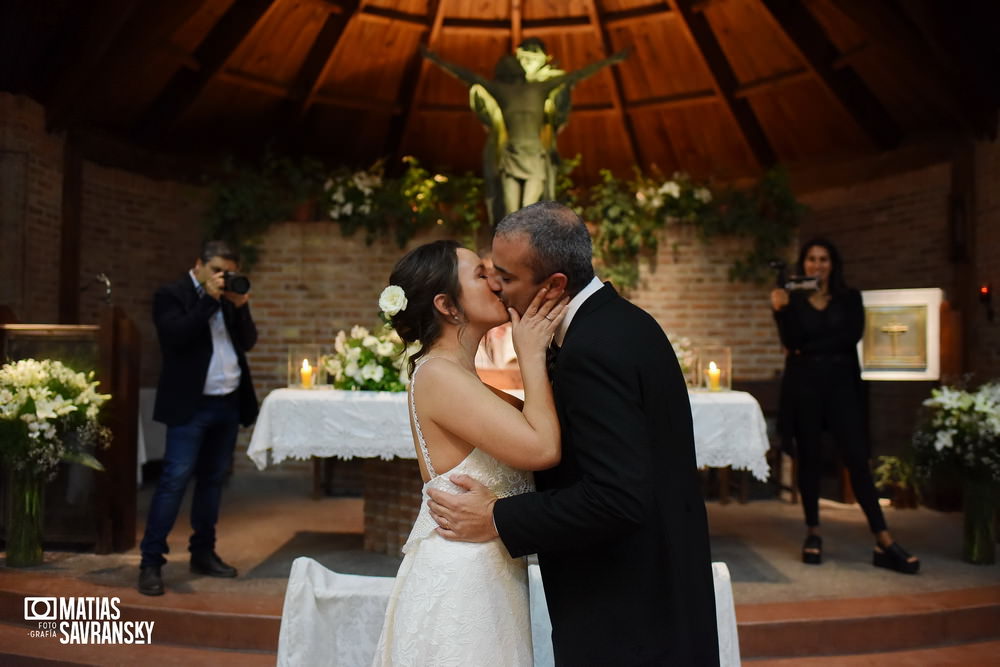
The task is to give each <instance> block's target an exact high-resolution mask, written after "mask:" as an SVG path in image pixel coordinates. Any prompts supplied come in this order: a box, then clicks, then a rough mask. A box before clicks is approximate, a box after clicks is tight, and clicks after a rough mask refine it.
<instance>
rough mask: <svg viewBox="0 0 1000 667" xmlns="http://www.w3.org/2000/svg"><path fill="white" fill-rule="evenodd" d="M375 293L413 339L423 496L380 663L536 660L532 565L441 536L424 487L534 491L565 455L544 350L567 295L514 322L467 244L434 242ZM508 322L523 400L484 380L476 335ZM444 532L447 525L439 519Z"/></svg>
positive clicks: (413, 420)
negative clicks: (468, 482)
mask: <svg viewBox="0 0 1000 667" xmlns="http://www.w3.org/2000/svg"><path fill="white" fill-rule="evenodd" d="M389 282H390V287H388V288H386V290H385V291H384V292H383V295H382V298H381V299H380V300H379V301H380V305H381V306H382V308H383V310H384V311H385V312H386V313H387V314H389V315H390V316H391V319H392V325H393V327H395V329H396V331H397V332H398V333H399V335H400V336H401V337H402V338H403V340H404V341H406V342H407V343H413V342H415V341H419V342H420V344H421V347H420V350H419V351H418V352H417V353H416V354H414V355H413V357H412V358H411V360H410V364H411V376H410V377H411V380H410V393H409V407H410V427H411V431H412V434H413V442H414V447H415V448H416V450H417V460H418V462H419V464H420V474H421V476H422V477H423V480H424V493H423V495H424V501H425V502H423V503H422V504H421V507H420V513H419V515H418V516H417V519H416V521H415V522H414V525H413V530H412V532H411V533H410V537H409V539H408V540H407V542H406V544H405V545H404V546H403V553H404V558H403V562H402V563H401V564H400V567H399V573H398V574H397V576H396V582H395V588H394V589H393V592H392V595H391V596H390V598H389V604H388V607H387V608H386V614H385V622H384V625H383V627H382V635H381V637H380V638H379V643H378V648H377V650H376V654H375V659H374V663H373V664H374V665H393V666H396V667H398V666H400V665H435V666H437V665H476V664H486V663H489V664H497V665H530V664H531V663H532V650H531V627H530V620H529V617H528V584H527V565H526V563H525V562H524V559H513V558H511V557H510V555H509V554H508V553H507V550H506V549H505V547H504V546H503V544H502V543H501V542H500V540H499V539H495V540H493V541H491V542H486V543H476V544H474V543H467V542H453V541H448V540H445V539H444V538H443V537H441V536H440V535H438V534H437V532H436V530H437V528H438V526H437V524H436V523H434V520H433V519H432V518H431V517H430V514H429V511H428V509H427V503H426V499H427V489H428V488H435V489H441V490H445V491H449V492H452V493H459V492H462V491H463V489H461V488H459V487H457V486H455V485H454V484H452V483H451V482H450V481H449V480H448V477H449V476H450V475H454V474H459V473H461V474H465V475H469V476H471V477H472V478H474V479H476V480H478V481H479V482H481V483H483V484H485V485H486V486H488V487H489V488H490V490H491V491H492V492H493V493H494V494H495V495H496V496H498V497H504V496H510V495H514V494H518V493H524V492H527V491H530V490H532V480H531V473H529V472H524V471H527V470H543V469H546V468H549V467H552V466H554V465H555V464H557V463H558V462H559V457H560V440H559V438H560V434H559V422H558V420H557V418H556V412H555V406H554V404H553V399H552V390H551V387H550V386H549V381H548V377H547V374H546V370H545V351H546V347H547V346H548V344H549V341H550V340H551V339H552V335H553V333H554V332H555V330H556V328H557V327H558V325H559V322H560V321H561V320H562V318H563V315H564V314H565V312H566V303H567V301H568V299H563V300H562V301H560V302H558V303H555V300H549V301H546V302H543V301H542V297H543V296H544V289H543V290H542V291H540V292H539V293H538V295H536V297H535V300H534V301H533V302H532V304H531V306H530V307H529V308H528V309H527V310H526V311H525V314H524V317H523V318H522V317H519V316H518V314H517V312H516V311H515V310H514V309H512V308H511V309H508V308H506V307H505V305H504V303H503V302H502V301H501V300H500V298H499V297H498V296H497V295H496V294H494V293H493V291H492V290H491V289H490V286H489V282H488V280H487V269H486V267H485V266H484V265H483V262H482V260H481V259H480V258H479V257H478V256H477V255H476V253H474V252H472V251H471V250H467V249H466V248H463V247H461V246H459V244H457V243H455V242H454V241H435V242H433V243H428V244H425V245H422V246H420V247H418V248H416V249H414V250H412V251H411V252H409V253H407V254H406V255H405V256H404V257H403V258H402V259H401V260H399V262H398V263H397V264H396V267H395V269H394V270H393V272H392V275H391V276H390V278H389ZM508 319H509V320H510V321H511V322H512V324H513V337H514V346H515V349H516V350H517V357H518V360H519V362H520V367H521V375H522V378H523V380H524V396H525V398H524V402H523V403H522V402H521V401H520V400H518V399H517V398H514V397H512V396H509V395H508V394H506V393H504V392H501V391H499V390H497V389H494V388H492V387H488V386H487V385H485V384H483V383H482V382H481V381H480V380H479V378H478V376H477V375H476V370H475V365H474V359H475V354H476V350H477V348H478V346H479V341H480V339H482V337H483V335H484V334H485V333H486V332H487V331H488V330H490V329H492V328H493V327H495V326H497V325H499V324H502V323H504V322H506V321H508ZM442 527H443V528H447V526H442Z"/></svg>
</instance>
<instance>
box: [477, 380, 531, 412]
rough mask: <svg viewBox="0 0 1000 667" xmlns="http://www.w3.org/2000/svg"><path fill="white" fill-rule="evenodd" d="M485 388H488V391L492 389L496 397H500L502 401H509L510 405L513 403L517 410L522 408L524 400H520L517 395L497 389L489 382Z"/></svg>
mask: <svg viewBox="0 0 1000 667" xmlns="http://www.w3.org/2000/svg"><path fill="white" fill-rule="evenodd" d="M484 384H485V383H484ZM486 388H487V389H489V390H490V391H492V392H493V393H494V394H495V395H497V396H498V397H500V398H501V399H503V400H504V401H507V402H508V403H510V404H511V405H513V406H514V407H515V408H517V409H518V410H522V409H524V401H522V400H521V399H520V398H518V397H517V396H514V395H513V394H508V393H507V392H505V391H504V390H503V389H497V388H496V387H494V386H493V385H491V384H487V385H486Z"/></svg>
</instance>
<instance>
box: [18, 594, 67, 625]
mask: <svg viewBox="0 0 1000 667" xmlns="http://www.w3.org/2000/svg"><path fill="white" fill-rule="evenodd" d="M58 609H59V607H58V605H57V604H56V598H41V597H26V598H24V620H26V621H55V620H57V617H58Z"/></svg>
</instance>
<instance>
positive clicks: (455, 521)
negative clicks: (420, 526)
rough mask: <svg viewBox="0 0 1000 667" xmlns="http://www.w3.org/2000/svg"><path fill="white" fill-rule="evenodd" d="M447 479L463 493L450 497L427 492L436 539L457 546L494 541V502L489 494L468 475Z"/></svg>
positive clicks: (430, 490) (441, 492) (442, 493)
mask: <svg viewBox="0 0 1000 667" xmlns="http://www.w3.org/2000/svg"><path fill="white" fill-rule="evenodd" d="M448 479H450V480H451V481H452V482H453V483H454V484H455V485H456V486H460V487H462V488H463V489H465V490H466V491H467V492H466V493H461V494H454V493H448V492H446V491H438V490H437V489H428V491H427V493H428V495H429V496H430V500H428V501H427V507H428V509H430V512H431V516H432V517H433V518H434V521H436V522H437V524H438V528H437V533H438V535H440V536H442V537H444V538H447V539H449V540H458V541H460V542H489V541H490V540H492V539H494V538H496V537H497V530H496V526H495V525H494V523H493V504H494V503H495V502H496V501H497V498H496V496H494V495H493V492H492V491H490V490H489V488H487V487H486V486H484V485H482V484H480V483H479V482H477V481H476V480H474V479H472V478H471V477H469V476H468V475H453V476H451V477H449V478H448Z"/></svg>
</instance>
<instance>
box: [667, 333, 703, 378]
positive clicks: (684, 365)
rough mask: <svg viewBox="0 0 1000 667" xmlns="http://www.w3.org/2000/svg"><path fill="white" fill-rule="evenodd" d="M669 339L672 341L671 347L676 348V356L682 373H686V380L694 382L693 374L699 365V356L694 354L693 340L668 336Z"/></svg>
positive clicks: (685, 337)
mask: <svg viewBox="0 0 1000 667" xmlns="http://www.w3.org/2000/svg"><path fill="white" fill-rule="evenodd" d="M667 338H668V339H669V340H670V346H671V347H673V348H674V355H675V356H676V357H677V362H678V363H679V364H680V365H681V372H682V373H684V377H685V378H687V379H688V380H689V381H692V378H691V373H693V372H694V369H695V365H696V364H697V363H698V355H696V354H695V352H694V347H692V345H691V339H690V338H688V337H687V336H681V337H674V336H668V337H667Z"/></svg>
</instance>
